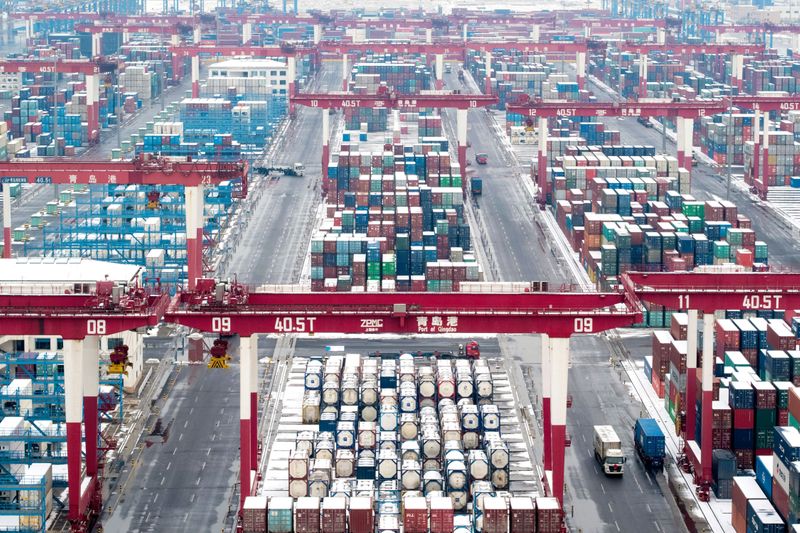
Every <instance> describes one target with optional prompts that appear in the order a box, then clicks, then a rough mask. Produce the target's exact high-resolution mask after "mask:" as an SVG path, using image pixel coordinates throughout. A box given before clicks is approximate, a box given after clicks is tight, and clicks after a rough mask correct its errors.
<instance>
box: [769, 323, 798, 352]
mask: <svg viewBox="0 0 800 533" xmlns="http://www.w3.org/2000/svg"><path fill="white" fill-rule="evenodd" d="M767 344H769V346H770V348H772V349H773V350H794V349H795V344H796V341H795V337H794V334H793V333H792V330H791V328H789V326H788V325H787V324H786V322H783V321H782V320H780V321H778V320H770V321H769V325H768V326H767Z"/></svg>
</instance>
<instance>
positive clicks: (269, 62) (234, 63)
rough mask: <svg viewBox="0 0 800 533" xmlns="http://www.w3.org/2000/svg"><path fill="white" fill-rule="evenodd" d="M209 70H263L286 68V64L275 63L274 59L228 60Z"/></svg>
mask: <svg viewBox="0 0 800 533" xmlns="http://www.w3.org/2000/svg"><path fill="white" fill-rule="evenodd" d="M209 68H222V69H243V70H252V69H261V68H286V63H281V62H280V61H275V60H273V59H228V60H226V61H220V62H219V63H213V64H212V65H211V66H210V67H209Z"/></svg>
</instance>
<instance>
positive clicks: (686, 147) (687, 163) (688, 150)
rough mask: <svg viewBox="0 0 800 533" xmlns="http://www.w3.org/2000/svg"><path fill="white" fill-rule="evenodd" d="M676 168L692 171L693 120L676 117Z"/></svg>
mask: <svg viewBox="0 0 800 533" xmlns="http://www.w3.org/2000/svg"><path fill="white" fill-rule="evenodd" d="M676 120H677V130H678V131H677V132H676V133H677V144H678V166H679V167H682V168H685V169H686V170H688V171H689V172H691V171H692V151H693V148H692V136H693V135H694V119H691V118H683V117H677V118H676Z"/></svg>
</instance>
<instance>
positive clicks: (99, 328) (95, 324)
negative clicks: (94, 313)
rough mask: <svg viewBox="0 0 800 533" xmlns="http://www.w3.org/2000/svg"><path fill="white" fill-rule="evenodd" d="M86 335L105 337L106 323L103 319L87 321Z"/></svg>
mask: <svg viewBox="0 0 800 533" xmlns="http://www.w3.org/2000/svg"><path fill="white" fill-rule="evenodd" d="M86 334H87V335H105V334H106V321H105V320H103V319H98V320H94V319H92V320H87V321H86Z"/></svg>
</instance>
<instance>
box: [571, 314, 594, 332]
mask: <svg viewBox="0 0 800 533" xmlns="http://www.w3.org/2000/svg"><path fill="white" fill-rule="evenodd" d="M572 329H573V330H574V331H575V333H592V332H593V331H594V319H593V318H591V317H579V318H576V319H575V322H574V324H573V328H572Z"/></svg>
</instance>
